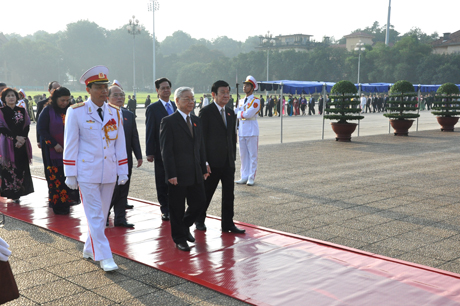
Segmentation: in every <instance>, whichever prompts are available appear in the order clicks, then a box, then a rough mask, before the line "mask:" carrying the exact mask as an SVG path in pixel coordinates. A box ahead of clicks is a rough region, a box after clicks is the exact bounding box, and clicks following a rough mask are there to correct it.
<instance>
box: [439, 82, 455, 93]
mask: <svg viewBox="0 0 460 306" xmlns="http://www.w3.org/2000/svg"><path fill="white" fill-rule="evenodd" d="M436 92H437V93H438V94H447V95H457V94H459V93H460V90H459V89H458V86H457V85H455V84H453V83H444V84H442V85H441V86H440V87H439V88H438V90H437V91H436Z"/></svg>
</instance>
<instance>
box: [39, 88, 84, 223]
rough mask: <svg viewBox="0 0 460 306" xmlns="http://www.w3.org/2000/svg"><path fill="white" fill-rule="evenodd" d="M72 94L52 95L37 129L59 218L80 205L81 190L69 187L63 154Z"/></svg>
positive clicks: (62, 91) (51, 199) (63, 90)
mask: <svg viewBox="0 0 460 306" xmlns="http://www.w3.org/2000/svg"><path fill="white" fill-rule="evenodd" d="M70 100H71V97H70V91H69V90H68V89H67V88H65V87H59V88H57V89H56V90H54V91H53V93H52V94H51V97H50V100H49V102H48V103H47V104H46V107H45V108H44V109H43V111H42V112H41V113H40V117H39V118H38V124H37V129H38V132H39V134H40V137H42V138H43V140H44V142H45V144H46V147H44V148H42V150H44V151H43V153H44V155H45V160H44V161H43V162H44V163H45V168H46V172H45V175H46V180H47V182H48V201H49V207H52V208H53V211H54V213H55V214H57V215H67V214H69V213H70V206H71V205H75V204H78V203H80V197H79V194H78V190H72V189H69V188H68V187H67V185H66V184H65V182H64V181H65V176H64V167H63V162H62V158H63V155H62V154H63V151H64V124H65V116H66V112H67V109H68V107H69V105H70Z"/></svg>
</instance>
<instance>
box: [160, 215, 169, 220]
mask: <svg viewBox="0 0 460 306" xmlns="http://www.w3.org/2000/svg"><path fill="white" fill-rule="evenodd" d="M161 220H163V221H169V214H161Z"/></svg>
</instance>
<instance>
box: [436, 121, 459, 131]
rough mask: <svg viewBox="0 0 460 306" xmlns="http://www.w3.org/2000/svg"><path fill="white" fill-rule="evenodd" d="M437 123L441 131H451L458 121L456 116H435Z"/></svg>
mask: <svg viewBox="0 0 460 306" xmlns="http://www.w3.org/2000/svg"><path fill="white" fill-rule="evenodd" d="M436 119H437V120H438V123H439V124H440V125H441V131H443V132H453V131H454V125H456V124H457V122H458V117H436Z"/></svg>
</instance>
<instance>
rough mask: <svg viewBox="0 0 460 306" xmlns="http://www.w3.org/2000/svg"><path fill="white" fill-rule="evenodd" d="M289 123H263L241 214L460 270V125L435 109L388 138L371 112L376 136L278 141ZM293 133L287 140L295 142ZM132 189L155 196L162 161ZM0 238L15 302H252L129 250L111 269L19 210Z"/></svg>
mask: <svg viewBox="0 0 460 306" xmlns="http://www.w3.org/2000/svg"><path fill="white" fill-rule="evenodd" d="M138 115H139V117H138V126H139V129H140V132H141V139H145V138H144V136H143V135H144V134H145V131H144V124H143V120H144V118H142V112H138ZM278 119H279V118H278ZM278 119H277V118H263V119H261V120H260V125H261V130H262V135H261V137H260V146H259V170H258V173H257V179H256V185H255V186H254V187H248V186H237V187H236V194H235V219H236V220H239V221H243V222H246V223H251V224H255V225H258V226H265V227H269V228H273V229H277V230H281V231H286V232H290V233H294V234H299V235H304V236H308V237H311V238H317V239H321V240H326V241H330V242H334V243H337V244H341V245H345V246H349V247H353V248H358V249H361V250H364V251H369V252H373V253H377V254H381V255H385V256H389V257H393V258H398V259H403V260H407V261H411V262H415V263H419V264H423V265H428V266H431V267H435V268H439V269H443V270H447V271H451V272H455V273H460V252H459V251H460V246H459V244H460V223H459V213H460V200H459V199H458V196H457V190H458V181H459V178H458V172H459V169H460V156H459V155H460V150H459V149H460V148H459V141H460V133H458V132H453V133H445V132H444V133H443V132H440V131H439V127H438V125H437V123H436V119H435V117H434V116H432V115H431V114H429V113H428V112H424V113H422V118H421V120H420V122H421V124H420V126H419V130H420V131H419V132H415V129H414V130H411V131H410V136H409V137H395V136H392V134H387V133H388V126H387V122H388V121H387V120H386V118H383V116H382V115H381V114H370V115H367V117H366V119H365V120H363V121H362V123H363V125H362V126H363V130H364V122H366V124H368V123H369V124H370V123H371V122H372V124H375V126H376V127H370V128H367V129H366V131H368V132H369V133H371V132H372V131H373V133H374V134H375V135H370V136H360V137H356V135H354V137H353V141H352V142H351V143H338V142H335V141H334V140H332V138H333V135H332V137H330V138H329V139H327V140H324V141H321V140H311V139H310V141H303V142H292V143H284V144H279V143H278V142H279V139H276V133H277V131H278V129H279V121H278ZM285 119H286V120H284V122H285V124H286V125H292V130H291V131H301V130H303V129H305V130H306V131H310V130H312V131H315V133H312V134H314V135H315V137H314V139H320V138H321V120H320V118H319V117H318V116H317V117H314V118H312V117H306V118H305V117H304V118H285ZM368 119H369V122H367V121H368ZM424 122H426V124H422V123H424ZM328 124H329V123H328V122H326V131H327V130H329V127H328ZM318 126H319V136H317V134H318V128H317V127H318ZM382 130H383V131H382ZM285 131H286V130H285ZM267 132H268V134H270V135H272V134H273V135H275V136H273V139H270V137H271V136H264V135H266V133H267ZM32 133H34V130H33V129H32V131H31V135H34V134H32ZM278 133H279V132H278ZM292 134H293V133H288V135H287V136H286V138H285V142H288V139H290V138H289V137H293V139H292V141H294V140H295V136H292ZM301 134H302V137H304V136H305V137H306V138H307V136H306V135H310V133H307V132H305V133H301ZM361 135H366V134H365V133H364V132H362V133H361ZM278 136H279V134H278ZM32 138H33V137H32ZM305 140H307V139H305ZM142 145H144V144H143V143H142ZM35 147H36V146H34V148H35ZM39 154H40V153H39V151H38V150H35V151H34V162H35V163H34V165H33V167H32V172H33V174H36V175H41V176H43V168H42V166H41V165H40V159H41V158H40V156H39ZM237 172H238V170H237ZM131 186H132V187H131V193H130V196H133V197H136V198H142V199H146V200H150V201H156V194H155V187H154V186H155V183H154V175H153V165H152V164H149V163H146V164H145V165H143V166H142V167H141V168H139V169H134V171H133V182H132V185H131ZM219 195H220V188H219V189H218V190H217V192H216V198H215V199H214V200H213V202H212V204H211V206H210V211H209V213H210V214H213V215H220V207H219V201H218V196H219ZM0 236H2V237H4V238H5V239H6V240H7V241H8V242H9V243H10V244H11V245H12V250H13V254H15V255H13V256H12V260H11V261H12V266H13V269H14V272H15V274H16V277H17V279H18V283H19V285H20V290H21V294H22V295H23V296H22V297H21V300H20V301H18V302H16V303H12V304H11V305H36V304H40V303H43V304H44V303H46V302H50V303H51V305H52V303H55V304H56V305H62V302H63V301H65V304H66V305H73V304H72V303H71V302H68V301H71V300H73V301H77V302H76V303H75V304H79V305H81V304H84V305H111V304H117V303H121V304H126V305H136V303H138V304H139V305H154V303H157V304H159V305H190V304H199V305H206V303H209V304H208V305H239V304H242V303H241V302H239V301H236V300H233V299H230V298H228V297H225V296H223V295H221V294H218V293H216V292H214V291H211V290H208V289H205V288H203V287H201V286H198V285H195V284H192V283H189V282H186V281H184V280H182V279H178V278H175V277H172V276H170V275H168V274H165V273H161V272H158V271H157V270H154V269H150V268H146V267H145V266H143V265H139V264H136V263H134V262H130V261H127V260H124V259H121V258H117V259H116V260H117V262H119V263H120V264H121V266H122V267H123V268H122V270H121V271H120V272H117V273H116V274H113V275H112V274H105V273H103V272H102V271H100V269H98V268H97V266H94V265H93V264H90V263H87V262H86V261H85V260H83V259H81V258H80V256H81V249H82V245H81V244H80V243H77V242H73V241H70V240H68V239H66V238H63V237H60V236H58V235H55V234H53V233H50V232H48V231H44V230H40V229H37V228H36V227H33V226H30V225H27V224H24V223H22V222H19V221H15V220H11V219H9V218H8V220H7V225H6V226H5V228H4V229H1V230H0ZM62 263H71V264H66V265H63V264H62ZM77 276H78V277H79V278H81V279H83V280H84V282H83V281H81V282H79V283H78V282H77V281H76V280H75V277H77ZM21 279H23V280H24V281H22V280H21ZM69 283H70V284H69ZM64 284H65V285H64ZM97 288H99V290H96V289H97ZM128 288H129V290H127V289H128ZM42 292H44V293H46V294H45V295H44V294H42ZM44 296H46V298H45V297H44ZM78 301H84V302H78ZM86 301H88V302H86ZM168 303H169V304H168Z"/></svg>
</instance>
